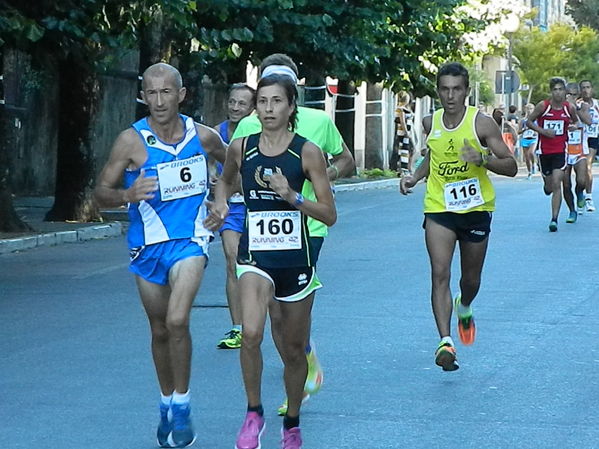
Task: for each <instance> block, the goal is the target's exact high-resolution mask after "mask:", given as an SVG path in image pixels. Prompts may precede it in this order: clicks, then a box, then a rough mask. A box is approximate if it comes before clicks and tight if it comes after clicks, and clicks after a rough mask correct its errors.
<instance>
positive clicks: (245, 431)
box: [235, 412, 300, 449]
mask: <svg viewBox="0 0 599 449" xmlns="http://www.w3.org/2000/svg"><path fill="white" fill-rule="evenodd" d="M265 428H266V424H265V423H264V418H263V417H262V416H260V415H259V414H258V413H256V412H247V415H245V421H243V425H242V426H241V430H240V431H239V435H237V442H236V443H235V449H260V448H261V447H262V446H261V445H260V437H261V436H262V432H264V429H265ZM290 447H293V446H290ZM298 447H300V446H298Z"/></svg>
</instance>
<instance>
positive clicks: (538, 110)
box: [526, 101, 555, 138]
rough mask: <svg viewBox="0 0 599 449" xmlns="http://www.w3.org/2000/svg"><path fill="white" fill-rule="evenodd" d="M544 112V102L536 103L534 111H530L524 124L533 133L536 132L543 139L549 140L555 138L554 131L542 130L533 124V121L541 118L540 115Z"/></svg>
mask: <svg viewBox="0 0 599 449" xmlns="http://www.w3.org/2000/svg"><path fill="white" fill-rule="evenodd" d="M544 110H545V102H544V101H540V102H539V103H537V105H536V106H535V109H534V111H532V114H530V117H528V122H526V126H528V127H529V128H530V129H532V130H533V131H536V132H538V133H539V134H542V135H543V136H545V137H549V138H551V137H555V131H554V130H552V129H543V128H541V127H540V126H539V125H537V124H536V123H535V121H536V120H537V119H538V118H539V117H540V116H541V114H542V113H543V111H544Z"/></svg>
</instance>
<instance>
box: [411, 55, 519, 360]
mask: <svg viewBox="0 0 599 449" xmlns="http://www.w3.org/2000/svg"><path fill="white" fill-rule="evenodd" d="M469 92H470V89H469V76H468V71H467V70H466V68H465V67H464V66H462V65H461V64H459V63H456V62H452V63H448V64H445V65H444V66H442V67H441V68H440V69H439V73H438V75H437V94H438V95H439V99H440V101H441V105H442V106H443V109H440V110H437V111H435V113H434V114H433V115H432V116H428V117H425V118H424V119H423V123H422V124H423V127H424V131H425V133H426V134H427V135H428V137H427V146H428V152H427V154H426V156H425V158H424V160H423V162H422V164H421V165H420V166H419V167H418V169H417V170H416V172H415V173H414V175H413V176H406V177H404V178H402V179H401V184H400V190H401V193H403V194H404V195H405V194H408V193H410V192H411V190H410V189H411V188H412V187H414V185H416V183H417V182H418V181H420V180H421V179H423V178H425V177H426V178H427V184H426V194H425V198H424V216H425V218H424V224H423V227H424V230H425V240H426V248H427V251H428V254H429V259H430V264H431V272H432V273H431V279H432V292H431V302H432V306H433V314H434V316H435V321H436V323H437V329H438V331H439V336H440V337H441V341H440V343H439V345H438V347H437V350H436V351H435V363H436V364H437V365H439V366H440V367H441V368H443V370H444V371H455V370H457V369H458V368H459V365H458V363H457V358H456V351H455V347H454V343H453V340H452V339H451V313H452V308H453V304H452V299H451V291H450V289H449V281H450V268H451V261H452V258H453V253H454V249H455V245H456V242H459V247H460V261H461V278H460V293H458V294H457V296H456V298H455V300H454V302H455V306H456V314H457V318H458V320H457V321H458V334H459V336H460V340H461V341H462V343H463V344H465V345H471V344H472V343H474V339H475V336H476V327H475V325H474V318H473V315H472V308H471V306H470V305H471V303H472V301H473V300H474V298H475V297H476V294H477V293H478V290H479V288H480V279H481V272H482V268H483V263H484V260H485V255H486V252H487V244H488V241H489V238H488V237H489V233H490V232H491V214H492V212H493V210H494V209H495V191H494V189H493V185H492V184H491V181H490V180H489V177H488V176H487V170H490V171H492V172H494V173H497V174H500V175H506V176H515V175H516V173H517V171H518V166H517V164H516V160H515V159H514V157H513V155H512V154H511V152H510V150H509V149H508V147H507V146H506V144H505V143H504V141H503V139H502V137H501V131H500V129H499V127H498V126H497V123H495V121H494V120H493V119H492V118H491V117H489V116H488V115H485V114H483V113H481V112H479V111H478V109H477V108H476V107H474V106H466V98H467V97H468V95H469Z"/></svg>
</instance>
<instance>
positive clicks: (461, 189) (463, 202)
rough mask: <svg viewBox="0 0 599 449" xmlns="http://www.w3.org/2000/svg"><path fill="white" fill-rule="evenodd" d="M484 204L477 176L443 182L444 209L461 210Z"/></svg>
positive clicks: (449, 210) (450, 210)
mask: <svg viewBox="0 0 599 449" xmlns="http://www.w3.org/2000/svg"><path fill="white" fill-rule="evenodd" d="M481 204H484V200H483V196H482V194H481V191H480V182H479V181H478V178H470V179H465V180H464V181H457V182H450V183H447V184H445V209H446V210H447V211H448V212H455V211H463V210H468V209H472V208H473V207H476V206H480V205H481Z"/></svg>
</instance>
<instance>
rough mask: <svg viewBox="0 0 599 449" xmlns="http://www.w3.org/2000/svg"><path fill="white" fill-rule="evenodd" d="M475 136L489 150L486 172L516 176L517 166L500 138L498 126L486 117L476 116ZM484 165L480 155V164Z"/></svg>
mask: <svg viewBox="0 0 599 449" xmlns="http://www.w3.org/2000/svg"><path fill="white" fill-rule="evenodd" d="M476 134H477V136H478V138H479V140H480V141H481V142H486V144H487V148H488V149H489V155H488V159H487V161H486V164H484V165H485V166H486V167H487V170H490V171H492V172H493V173H497V174H498V175H505V176H516V173H518V164H517V163H516V159H514V156H513V155H512V152H511V151H510V149H509V148H508V147H507V145H506V144H505V142H504V141H503V138H502V136H501V130H500V129H499V126H498V125H497V123H496V122H495V120H493V119H492V118H491V117H489V116H488V115H484V114H478V115H477V116H476ZM483 163H484V161H483V159H482V154H481V160H480V164H477V165H482V164H483Z"/></svg>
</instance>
